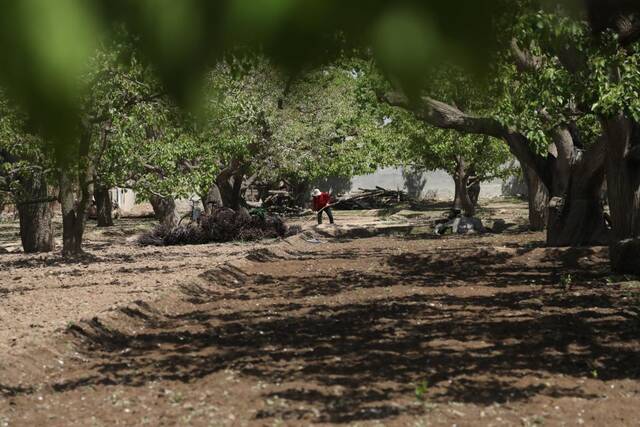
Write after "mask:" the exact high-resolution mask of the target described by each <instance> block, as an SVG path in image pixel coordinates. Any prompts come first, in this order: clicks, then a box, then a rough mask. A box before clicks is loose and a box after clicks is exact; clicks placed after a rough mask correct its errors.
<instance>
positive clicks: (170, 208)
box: [149, 195, 178, 227]
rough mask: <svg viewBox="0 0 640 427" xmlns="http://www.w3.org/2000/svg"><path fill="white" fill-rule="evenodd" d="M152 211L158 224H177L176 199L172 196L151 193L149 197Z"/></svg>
mask: <svg viewBox="0 0 640 427" xmlns="http://www.w3.org/2000/svg"><path fill="white" fill-rule="evenodd" d="M149 201H150V202H151V206H152V207H153V213H154V214H155V217H156V219H157V220H158V221H159V222H160V224H162V225H164V226H167V227H175V226H176V225H177V224H178V213H177V212H176V201H175V200H174V199H173V197H160V196H156V195H153V196H151V197H150V198H149Z"/></svg>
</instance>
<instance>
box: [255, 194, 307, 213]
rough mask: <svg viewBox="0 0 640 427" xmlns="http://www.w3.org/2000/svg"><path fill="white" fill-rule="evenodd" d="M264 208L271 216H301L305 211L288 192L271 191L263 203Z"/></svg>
mask: <svg viewBox="0 0 640 427" xmlns="http://www.w3.org/2000/svg"><path fill="white" fill-rule="evenodd" d="M262 207H263V208H265V209H266V210H267V212H269V213H271V214H279V215H299V214H300V213H301V212H302V211H303V209H302V208H301V207H300V206H297V205H296V202H295V200H294V199H293V197H291V194H289V192H288V191H282V190H271V191H269V196H267V198H266V199H265V200H264V201H263V202H262Z"/></svg>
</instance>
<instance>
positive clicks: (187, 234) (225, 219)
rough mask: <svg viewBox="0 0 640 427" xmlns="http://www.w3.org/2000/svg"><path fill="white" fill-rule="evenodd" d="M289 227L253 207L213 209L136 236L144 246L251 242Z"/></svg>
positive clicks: (277, 218)
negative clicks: (187, 221)
mask: <svg viewBox="0 0 640 427" xmlns="http://www.w3.org/2000/svg"><path fill="white" fill-rule="evenodd" d="M288 231H289V230H288V228H287V226H286V225H285V224H284V222H283V221H282V219H281V218H280V217H278V216H274V215H269V214H267V213H266V212H265V211H264V210H260V209H256V210H254V211H252V212H251V213H249V212H248V211H247V210H245V209H241V210H239V211H234V210H232V209H228V208H218V209H215V210H214V211H213V212H212V213H211V215H202V216H200V218H199V219H198V222H193V223H189V224H184V225H177V226H175V227H168V226H164V225H158V226H156V227H155V228H154V229H153V230H151V231H149V232H147V233H145V234H143V235H142V236H140V238H138V243H139V244H141V245H144V246H171V245H198V244H204V243H211V242H230V241H235V240H240V241H252V240H260V239H267V238H276V237H284V236H286V235H288V234H289V233H288Z"/></svg>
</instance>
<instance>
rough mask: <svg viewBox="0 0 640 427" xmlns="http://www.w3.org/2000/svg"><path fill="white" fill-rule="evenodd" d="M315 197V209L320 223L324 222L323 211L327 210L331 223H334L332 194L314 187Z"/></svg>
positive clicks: (313, 195) (313, 194) (312, 193)
mask: <svg viewBox="0 0 640 427" xmlns="http://www.w3.org/2000/svg"><path fill="white" fill-rule="evenodd" d="M311 196H312V197H313V210H314V211H316V212H318V224H322V212H326V213H327V216H328V217H329V223H331V224H333V212H332V211H331V207H330V206H331V194H329V193H325V192H322V191H320V190H319V189H317V188H316V189H314V190H313V191H312V192H311Z"/></svg>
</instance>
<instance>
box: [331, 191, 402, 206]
mask: <svg viewBox="0 0 640 427" xmlns="http://www.w3.org/2000/svg"><path fill="white" fill-rule="evenodd" d="M410 200H411V198H410V197H409V195H408V194H407V193H406V192H404V191H402V190H387V189H386V188H382V187H376V188H375V189H364V188H360V189H358V192H357V193H352V194H351V195H350V196H349V197H346V198H342V199H340V201H338V202H337V203H336V204H335V208H336V209H343V210H355V209H384V208H389V207H392V206H395V205H397V204H399V203H402V202H408V201H410Z"/></svg>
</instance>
